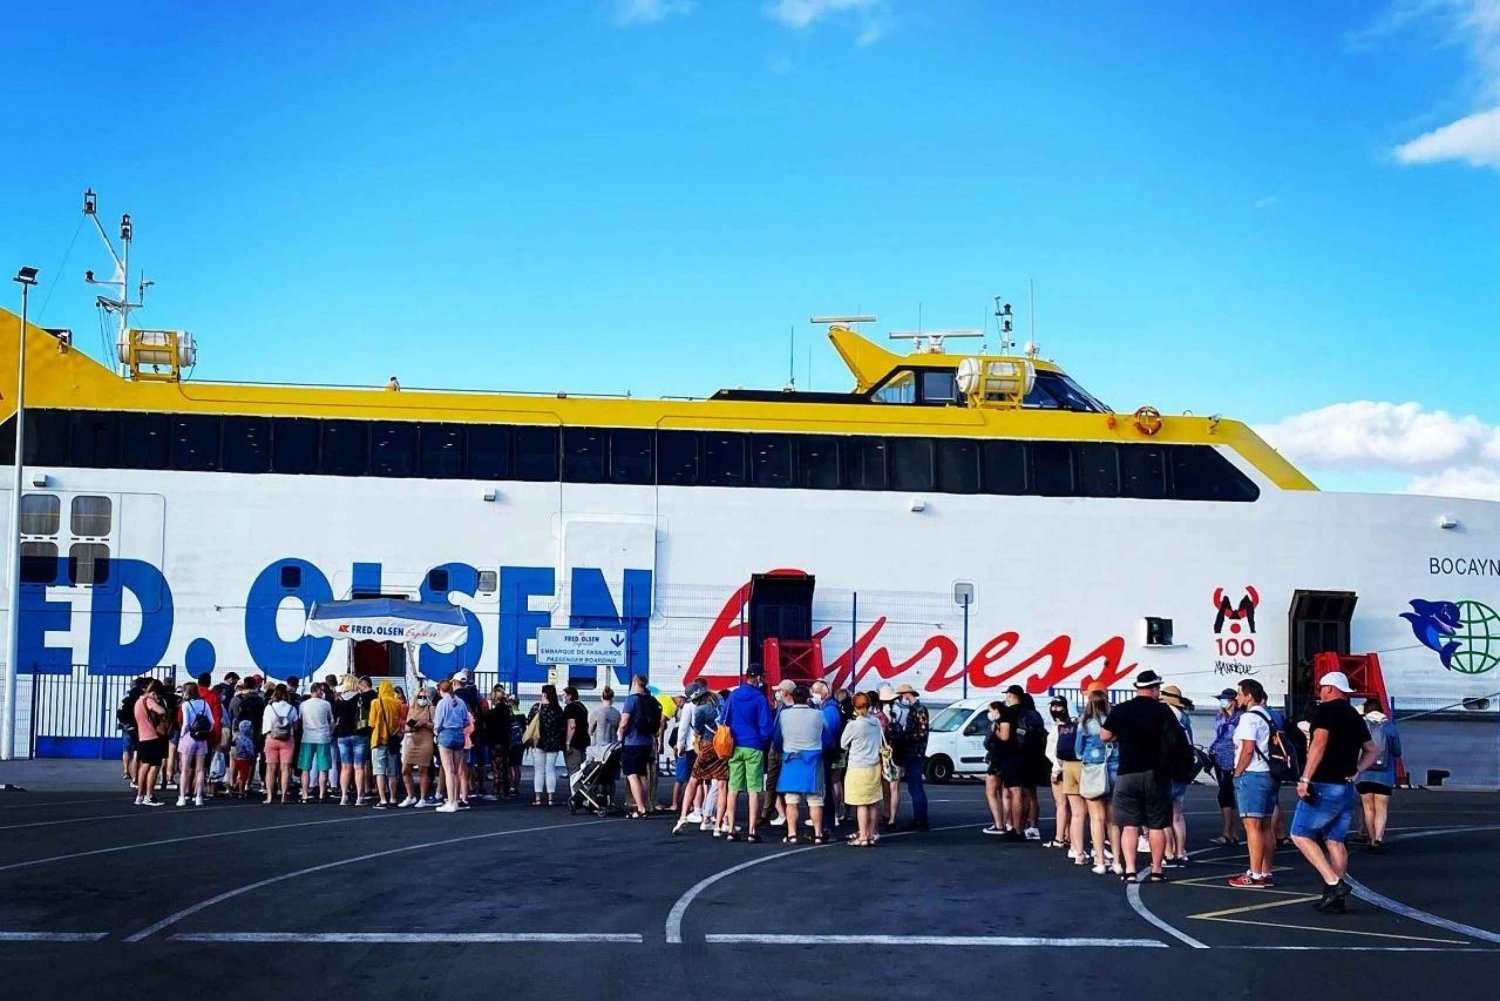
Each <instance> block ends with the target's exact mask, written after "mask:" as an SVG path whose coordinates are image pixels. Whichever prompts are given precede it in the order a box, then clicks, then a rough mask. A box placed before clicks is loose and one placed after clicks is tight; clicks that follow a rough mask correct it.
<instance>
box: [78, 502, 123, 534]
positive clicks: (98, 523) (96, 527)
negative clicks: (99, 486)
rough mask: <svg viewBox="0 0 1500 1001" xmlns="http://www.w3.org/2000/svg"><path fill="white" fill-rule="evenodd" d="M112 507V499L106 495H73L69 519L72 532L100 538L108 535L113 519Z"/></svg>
mask: <svg viewBox="0 0 1500 1001" xmlns="http://www.w3.org/2000/svg"><path fill="white" fill-rule="evenodd" d="M114 508H115V505H114V501H112V500H110V499H109V498H108V497H94V496H90V495H83V496H79V497H74V498H73V514H72V519H71V522H72V532H73V534H74V535H81V536H84V537H86V538H101V539H102V538H104V537H106V536H108V535H109V532H110V528H111V527H112V523H113V521H114Z"/></svg>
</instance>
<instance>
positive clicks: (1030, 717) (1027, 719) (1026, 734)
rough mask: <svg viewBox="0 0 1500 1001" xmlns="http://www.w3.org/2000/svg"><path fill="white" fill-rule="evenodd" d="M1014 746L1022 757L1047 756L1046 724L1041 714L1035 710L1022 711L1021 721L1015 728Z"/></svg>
mask: <svg viewBox="0 0 1500 1001" xmlns="http://www.w3.org/2000/svg"><path fill="white" fill-rule="evenodd" d="M1016 744H1017V746H1019V747H1020V748H1021V754H1022V755H1023V756H1024V757H1027V758H1045V757H1046V756H1047V724H1046V723H1045V722H1044V721H1043V720H1042V714H1041V713H1039V712H1037V711H1036V710H1035V709H1026V710H1024V711H1022V713H1021V721H1020V723H1019V725H1017V727H1016Z"/></svg>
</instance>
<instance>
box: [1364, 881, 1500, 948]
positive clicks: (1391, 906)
mask: <svg viewBox="0 0 1500 1001" xmlns="http://www.w3.org/2000/svg"><path fill="white" fill-rule="evenodd" d="M1344 878H1345V879H1347V880H1348V881H1349V885H1350V886H1352V887H1354V895H1355V896H1356V897H1358V898H1359V899H1360V900H1364V901H1368V902H1369V903H1372V904H1374V905H1375V906H1376V907H1383V908H1385V909H1386V910H1388V911H1390V912H1391V913H1392V914H1399V915H1400V916H1401V917H1403V918H1411V919H1412V920H1413V921H1420V922H1422V923H1423V924H1424V925H1432V927H1434V928H1442V929H1445V930H1447V931H1451V932H1457V933H1458V934H1460V935H1467V936H1468V937H1469V938H1477V939H1479V940H1480V941H1483V942H1494V943H1496V944H1500V934H1497V933H1495V932H1492V931H1488V930H1486V929H1484V928H1476V927H1474V926H1473V925H1466V924H1464V923H1463V922H1462V921H1454V920H1452V919H1450V918H1445V917H1440V916H1438V915H1436V914H1432V913H1429V912H1428V911H1424V910H1420V909H1419V908H1416V907H1412V906H1411V905H1410V904H1403V903H1402V902H1401V901H1399V900H1392V899H1391V898H1390V897H1387V896H1384V895H1383V894H1379V893H1376V892H1375V891H1374V890H1372V889H1370V888H1369V887H1368V886H1365V885H1364V884H1363V883H1361V882H1360V881H1359V880H1357V879H1355V878H1353V877H1352V876H1345V877H1344Z"/></svg>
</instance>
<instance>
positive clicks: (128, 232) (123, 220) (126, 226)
mask: <svg viewBox="0 0 1500 1001" xmlns="http://www.w3.org/2000/svg"><path fill="white" fill-rule="evenodd" d="M134 233H135V228H134V227H133V226H131V225H130V214H129V213H128V212H127V213H126V214H125V215H122V216H120V239H122V240H130V239H133V238H134Z"/></svg>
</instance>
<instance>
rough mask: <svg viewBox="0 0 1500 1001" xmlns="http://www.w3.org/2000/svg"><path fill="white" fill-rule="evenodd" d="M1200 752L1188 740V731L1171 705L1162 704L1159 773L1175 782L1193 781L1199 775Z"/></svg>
mask: <svg viewBox="0 0 1500 1001" xmlns="http://www.w3.org/2000/svg"><path fill="white" fill-rule="evenodd" d="M1198 767H1199V763H1198V752H1197V751H1195V750H1194V749H1193V745H1192V744H1191V743H1190V742H1189V741H1188V736H1187V731H1186V730H1184V729H1183V728H1182V724H1181V723H1179V722H1178V721H1177V714H1176V713H1175V712H1173V711H1172V709H1171V707H1170V706H1167V705H1163V706H1162V724H1161V761H1160V764H1159V768H1158V774H1159V775H1160V776H1161V777H1164V778H1168V779H1171V780H1172V781H1173V782H1191V781H1193V779H1195V778H1197V777H1198Z"/></svg>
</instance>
